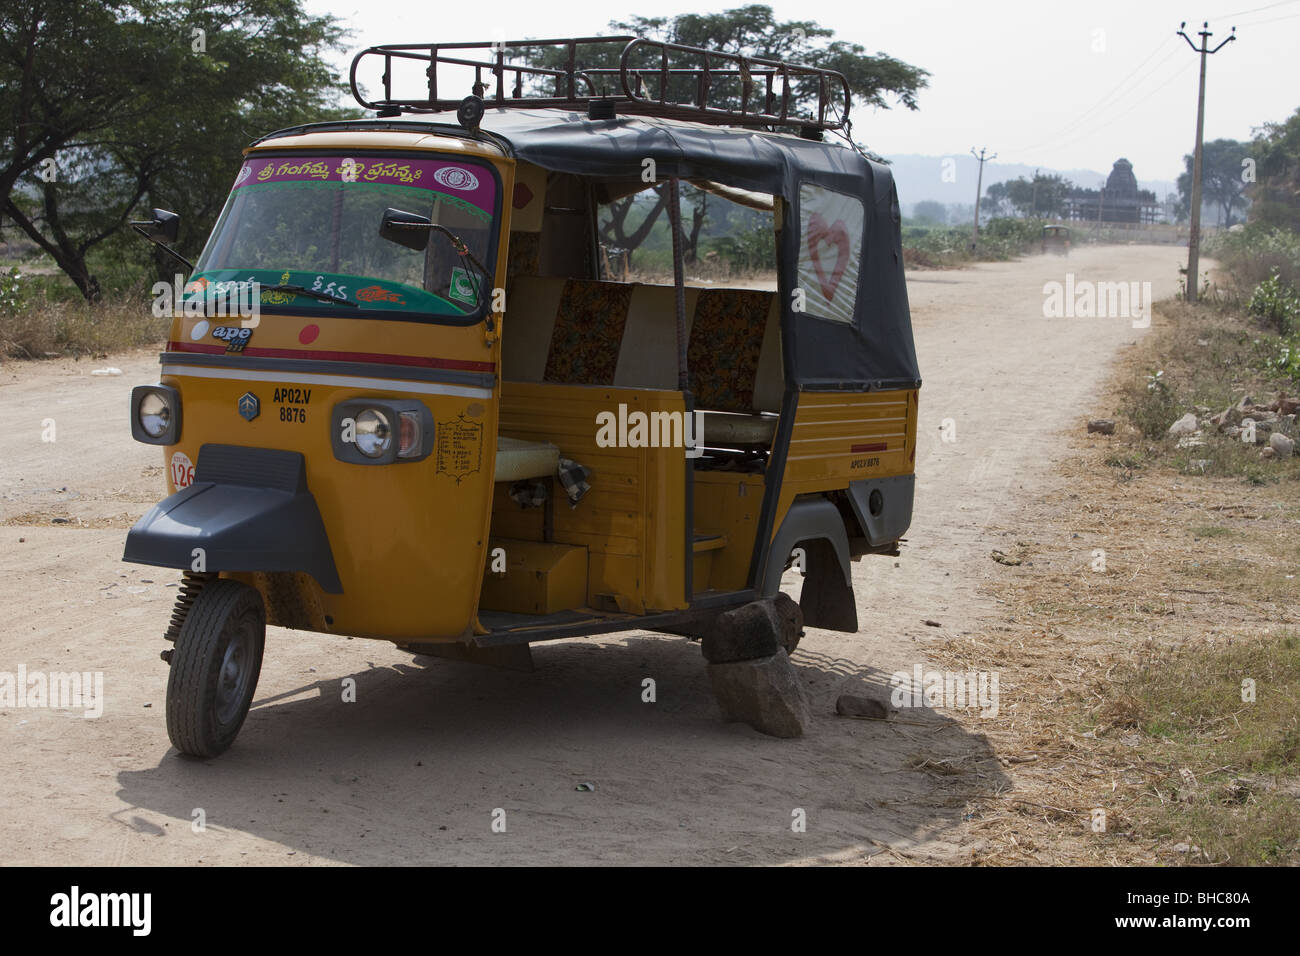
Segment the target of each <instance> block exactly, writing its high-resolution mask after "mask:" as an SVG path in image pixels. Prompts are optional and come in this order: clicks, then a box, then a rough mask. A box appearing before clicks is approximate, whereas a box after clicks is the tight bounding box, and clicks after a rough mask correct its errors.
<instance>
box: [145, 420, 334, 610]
mask: <svg viewBox="0 0 1300 956" xmlns="http://www.w3.org/2000/svg"><path fill="white" fill-rule="evenodd" d="M122 560H124V561H130V562H132V563H134V564H150V565H154V566H155V567H163V568H180V569H181V570H185V571H207V572H219V571H250V572H251V571H301V572H305V573H307V574H310V575H311V576H312V577H314V578H315V579H316V581H317V583H318V584H319V585H320V586H321V588H322V589H324V590H325V591H327V592H328V593H330V594H341V593H342V592H343V585H342V582H340V580H339V575H338V570H337V569H336V568H335V566H334V556H333V553H332V552H331V551H330V544H329V537H328V536H327V535H326V533H325V524H324V522H323V521H322V520H321V515H320V509H319V508H318V507H317V506H316V499H315V498H314V497H313V496H312V494H311V492H309V491H308V490H307V469H306V462H305V460H304V459H303V456H302V455H301V454H299V453H298V452H288V451H279V450H276V449H270V448H243V447H239V446H236V445H204V446H203V447H202V448H201V449H200V450H199V461H198V466H197V468H196V470H195V475H194V484H192V485H190V486H189V487H188V488H184V489H182V490H181V491H178V492H176V494H174V495H172V496H170V497H169V498H166V499H165V500H163V501H161V502H159V503H158V504H157V505H155V506H154V507H153V508H151V509H150V510H149V512H148V513H147V514H145V516H144V517H143V518H141V519H140V520H139V521H137V522H136V523H135V526H134V527H133V528H132V529H131V530H130V532H128V534H127V536H126V548H125V550H124V551H123V554H122Z"/></svg>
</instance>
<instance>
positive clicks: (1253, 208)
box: [1246, 109, 1300, 232]
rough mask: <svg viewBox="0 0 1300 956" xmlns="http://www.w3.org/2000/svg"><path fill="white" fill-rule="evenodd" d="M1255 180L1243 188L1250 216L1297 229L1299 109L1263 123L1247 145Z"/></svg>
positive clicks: (1299, 226) (1299, 227) (1299, 208)
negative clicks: (1282, 119) (1249, 203)
mask: <svg viewBox="0 0 1300 956" xmlns="http://www.w3.org/2000/svg"><path fill="white" fill-rule="evenodd" d="M1250 155H1251V156H1252V157H1254V159H1255V162H1256V167H1255V182H1254V183H1253V184H1250V185H1248V186H1247V188H1246V194H1247V196H1248V197H1249V198H1250V200H1251V205H1250V218H1251V220H1252V221H1257V222H1261V223H1263V224H1264V225H1267V226H1279V227H1281V228H1284V229H1290V230H1292V231H1294V232H1300V109H1297V110H1296V111H1295V112H1294V113H1292V114H1291V115H1290V116H1289V117H1288V118H1287V119H1286V120H1284V121H1283V122H1281V123H1267V124H1265V125H1264V127H1263V128H1262V129H1261V130H1260V131H1259V133H1258V135H1256V137H1255V140H1254V142H1253V143H1251V146H1250Z"/></svg>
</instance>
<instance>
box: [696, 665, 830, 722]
mask: <svg viewBox="0 0 1300 956" xmlns="http://www.w3.org/2000/svg"><path fill="white" fill-rule="evenodd" d="M709 681H710V683H712V684H713V695H714V697H716V698H717V701H718V706H719V707H721V708H722V713H723V715H724V716H725V717H726V718H727V719H728V720H739V721H743V722H744V723H746V724H749V726H751V727H753V728H754V729H755V730H757V731H759V732H760V733H764V734H768V735H769V736H772V737H799V736H802V735H803V733H804V731H805V730H806V729H807V728H808V726H809V725H810V724H811V723H812V708H811V707H809V705H808V696H807V694H805V693H804V689H803V683H802V681H800V680H799V673H798V672H797V671H796V670H795V669H794V665H793V664H791V663H790V656H789V655H788V654H786V652H785V648H777V651H776V653H775V654H773V655H772V656H771V657H765V658H760V659H757V660H748V661H731V662H729V663H726V664H710V665H709Z"/></svg>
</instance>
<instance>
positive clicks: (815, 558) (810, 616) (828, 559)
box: [799, 538, 858, 634]
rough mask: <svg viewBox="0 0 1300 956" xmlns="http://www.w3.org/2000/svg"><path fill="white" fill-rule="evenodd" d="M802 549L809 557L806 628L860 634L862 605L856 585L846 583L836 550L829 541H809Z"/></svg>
mask: <svg viewBox="0 0 1300 956" xmlns="http://www.w3.org/2000/svg"><path fill="white" fill-rule="evenodd" d="M801 547H803V548H804V550H805V552H806V555H807V556H806V558H805V562H806V565H807V572H806V574H805V576H804V579H803V592H802V593H801V594H800V595H799V609H800V610H801V611H803V622H804V625H805V626H807V627H820V628H824V629H825V630H828V631H847V632H848V633H850V634H856V633H857V630H858V604H857V601H856V600H855V598H854V595H853V588H852V586H850V585H849V584H848V582H846V581H845V580H844V572H843V569H842V568H841V565H840V559H839V557H838V556H837V555H836V554H835V549H834V548H833V547H831V543H830V542H829V541H827V540H826V539H825V538H820V539H818V540H816V541H805V542H804V543H803V544H802V545H801Z"/></svg>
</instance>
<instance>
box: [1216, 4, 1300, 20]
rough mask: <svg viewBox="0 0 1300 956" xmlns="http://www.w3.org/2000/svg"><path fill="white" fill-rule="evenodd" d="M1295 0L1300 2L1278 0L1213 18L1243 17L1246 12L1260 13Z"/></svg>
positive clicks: (1229, 18)
mask: <svg viewBox="0 0 1300 956" xmlns="http://www.w3.org/2000/svg"><path fill="white" fill-rule="evenodd" d="M1297 2H1300V0H1279V2H1278V3H1270V4H1268V5H1267V6H1263V7H1253V8H1252V9H1250V10H1238V11H1236V12H1235V13H1221V14H1219V15H1218V16H1217V17H1215V19H1216V20H1231V19H1232V18H1233V17H1244V16H1246V14H1248V13H1260V12H1261V11H1263V10H1272V9H1273V8H1274V7H1285V6H1287V5H1289V4H1292V3H1297ZM1266 22H1267V21H1266Z"/></svg>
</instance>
